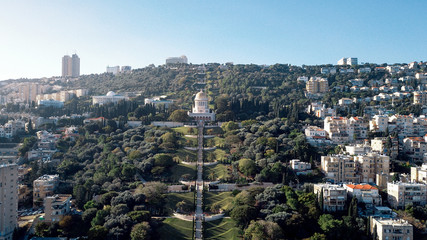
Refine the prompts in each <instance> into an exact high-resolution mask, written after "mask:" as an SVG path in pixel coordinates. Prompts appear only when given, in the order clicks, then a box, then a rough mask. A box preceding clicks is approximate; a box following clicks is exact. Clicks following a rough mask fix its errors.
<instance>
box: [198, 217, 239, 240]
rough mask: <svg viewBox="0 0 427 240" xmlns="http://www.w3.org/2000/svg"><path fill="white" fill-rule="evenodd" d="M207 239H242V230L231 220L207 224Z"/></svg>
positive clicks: (225, 219) (220, 220)
mask: <svg viewBox="0 0 427 240" xmlns="http://www.w3.org/2000/svg"><path fill="white" fill-rule="evenodd" d="M205 228H206V230H205V235H204V237H205V239H209V240H216V239H218V240H219V239H227V240H228V239H241V234H240V229H239V228H238V227H237V226H236V223H235V222H234V221H233V220H232V219H230V218H223V219H219V220H215V221H212V222H206V223H205Z"/></svg>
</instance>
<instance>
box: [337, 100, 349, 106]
mask: <svg viewBox="0 0 427 240" xmlns="http://www.w3.org/2000/svg"><path fill="white" fill-rule="evenodd" d="M352 103H353V99H351V98H341V99H340V100H338V105H341V106H344V105H350V104H352Z"/></svg>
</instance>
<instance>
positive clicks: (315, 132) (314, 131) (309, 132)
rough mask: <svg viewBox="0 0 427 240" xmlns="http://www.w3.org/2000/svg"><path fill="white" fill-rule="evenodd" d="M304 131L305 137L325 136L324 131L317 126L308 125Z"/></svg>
mask: <svg viewBox="0 0 427 240" xmlns="http://www.w3.org/2000/svg"><path fill="white" fill-rule="evenodd" d="M304 132H305V136H306V137H323V138H325V137H326V131H325V130H323V129H322V128H320V127H318V126H308V127H307V128H306V129H305V130H304Z"/></svg>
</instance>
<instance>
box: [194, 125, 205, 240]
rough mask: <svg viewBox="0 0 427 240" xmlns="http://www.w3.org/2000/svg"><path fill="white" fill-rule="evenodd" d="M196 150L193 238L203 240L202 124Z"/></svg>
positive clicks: (199, 127)
mask: <svg viewBox="0 0 427 240" xmlns="http://www.w3.org/2000/svg"><path fill="white" fill-rule="evenodd" d="M197 139H198V147H197V148H198V149H197V180H196V211H195V226H194V227H195V229H194V238H195V239H196V240H201V239H203V219H204V215H203V122H202V121H201V122H199V125H198V135H197Z"/></svg>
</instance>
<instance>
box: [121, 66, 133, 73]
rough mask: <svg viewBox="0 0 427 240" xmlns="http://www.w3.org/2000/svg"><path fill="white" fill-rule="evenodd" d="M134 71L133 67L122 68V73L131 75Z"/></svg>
mask: <svg viewBox="0 0 427 240" xmlns="http://www.w3.org/2000/svg"><path fill="white" fill-rule="evenodd" d="M131 71H132V67H131V66H122V68H121V70H120V72H122V73H129V72H131Z"/></svg>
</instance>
